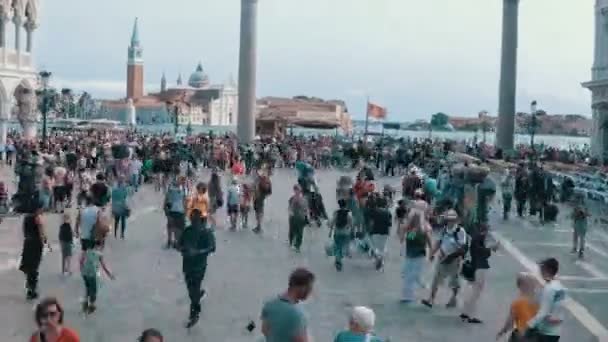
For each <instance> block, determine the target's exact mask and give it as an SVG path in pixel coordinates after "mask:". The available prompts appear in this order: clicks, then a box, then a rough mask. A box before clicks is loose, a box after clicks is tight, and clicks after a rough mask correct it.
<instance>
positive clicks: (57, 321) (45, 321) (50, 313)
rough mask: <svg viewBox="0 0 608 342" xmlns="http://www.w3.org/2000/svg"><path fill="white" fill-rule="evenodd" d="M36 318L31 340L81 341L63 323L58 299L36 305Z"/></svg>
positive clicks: (35, 341) (47, 341)
mask: <svg viewBox="0 0 608 342" xmlns="http://www.w3.org/2000/svg"><path fill="white" fill-rule="evenodd" d="M34 318H35V320H36V325H38V329H37V330H36V332H34V334H32V337H31V338H30V342H80V338H79V337H78V334H77V333H76V332H75V331H74V330H72V329H70V328H68V327H66V326H64V325H63V308H62V307H61V305H60V304H59V301H57V299H55V298H46V299H43V300H42V301H41V302H40V303H39V304H38V305H36V311H35V313H34ZM161 342H162V341H161Z"/></svg>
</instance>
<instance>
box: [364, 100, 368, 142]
mask: <svg viewBox="0 0 608 342" xmlns="http://www.w3.org/2000/svg"><path fill="white" fill-rule="evenodd" d="M368 128H369V96H368V97H367V103H366V104H365V133H364V135H363V136H364V138H365V142H367V129H368Z"/></svg>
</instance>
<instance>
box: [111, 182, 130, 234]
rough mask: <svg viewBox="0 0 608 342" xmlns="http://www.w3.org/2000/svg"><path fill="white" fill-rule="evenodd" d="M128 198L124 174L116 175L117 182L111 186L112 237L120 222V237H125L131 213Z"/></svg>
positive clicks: (116, 232) (116, 231)
mask: <svg viewBox="0 0 608 342" xmlns="http://www.w3.org/2000/svg"><path fill="white" fill-rule="evenodd" d="M128 198H129V187H128V185H127V183H126V182H125V177H124V176H122V175H121V176H119V177H118V182H116V185H114V187H113V188H112V215H113V216H114V237H115V238H116V237H117V234H118V225H119V224H120V238H121V239H122V240H124V239H125V230H126V228H127V218H128V217H129V215H130V213H131V209H129V205H128V203H127V200H128Z"/></svg>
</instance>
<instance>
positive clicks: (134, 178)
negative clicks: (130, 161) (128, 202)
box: [130, 174, 139, 191]
mask: <svg viewBox="0 0 608 342" xmlns="http://www.w3.org/2000/svg"><path fill="white" fill-rule="evenodd" d="M130 183H131V187H132V188H133V190H135V191H137V190H139V175H138V174H135V175H131V181H130Z"/></svg>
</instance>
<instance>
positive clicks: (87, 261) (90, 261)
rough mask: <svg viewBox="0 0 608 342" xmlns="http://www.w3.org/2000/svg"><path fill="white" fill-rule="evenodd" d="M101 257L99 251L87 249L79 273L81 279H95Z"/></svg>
mask: <svg viewBox="0 0 608 342" xmlns="http://www.w3.org/2000/svg"><path fill="white" fill-rule="evenodd" d="M102 255H103V254H102V253H101V252H100V251H98V250H95V249H89V250H87V251H86V252H85V255H84V263H83V265H82V270H81V272H80V273H82V276H83V277H92V278H94V277H97V273H98V272H99V264H100V263H101V257H102Z"/></svg>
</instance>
